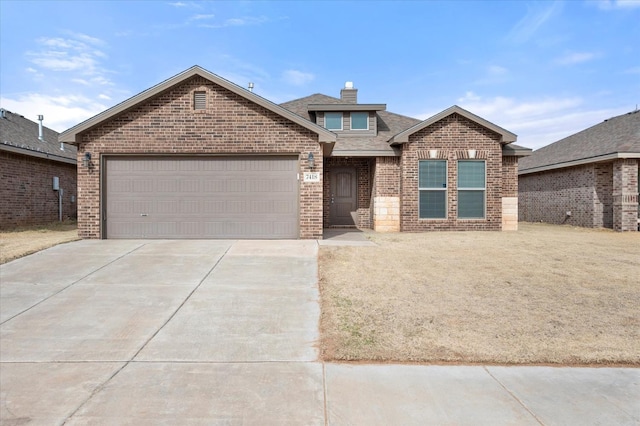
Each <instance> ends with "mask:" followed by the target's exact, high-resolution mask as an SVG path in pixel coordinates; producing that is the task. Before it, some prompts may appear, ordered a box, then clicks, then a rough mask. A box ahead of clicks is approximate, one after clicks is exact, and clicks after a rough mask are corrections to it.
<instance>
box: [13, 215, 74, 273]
mask: <svg viewBox="0 0 640 426" xmlns="http://www.w3.org/2000/svg"><path fill="white" fill-rule="evenodd" d="M79 239H80V238H79V237H78V231H77V227H76V224H75V222H73V223H70V222H63V223H59V222H56V223H52V224H49V225H41V226H33V227H28V228H17V229H15V230H11V231H1V232H0V264H2V263H7V262H9V261H11V260H13V259H17V258H19V257H22V256H26V255H28V254H31V253H35V252H37V251H40V250H44V249H46V248H49V247H53V246H55V245H58V244H60V243H66V242H69V241H75V240H79Z"/></svg>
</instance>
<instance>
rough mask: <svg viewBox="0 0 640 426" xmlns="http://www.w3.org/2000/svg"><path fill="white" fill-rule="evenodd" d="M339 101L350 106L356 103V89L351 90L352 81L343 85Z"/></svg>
mask: <svg viewBox="0 0 640 426" xmlns="http://www.w3.org/2000/svg"><path fill="white" fill-rule="evenodd" d="M340 99H342V100H343V101H346V102H347V103H350V104H357V103H358V89H354V88H353V81H347V82H346V83H345V84H344V89H342V90H340Z"/></svg>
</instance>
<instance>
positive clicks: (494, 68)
mask: <svg viewBox="0 0 640 426" xmlns="http://www.w3.org/2000/svg"><path fill="white" fill-rule="evenodd" d="M487 72H488V73H489V75H493V76H502V75H505V74H507V73H508V72H509V70H508V69H506V68H505V67H501V66H500V65H490V66H489V67H488V68H487Z"/></svg>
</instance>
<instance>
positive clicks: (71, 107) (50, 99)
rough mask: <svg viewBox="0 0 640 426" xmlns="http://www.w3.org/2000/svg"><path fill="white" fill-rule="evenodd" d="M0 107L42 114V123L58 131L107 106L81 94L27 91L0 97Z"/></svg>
mask: <svg viewBox="0 0 640 426" xmlns="http://www.w3.org/2000/svg"><path fill="white" fill-rule="evenodd" d="M0 105H2V108H5V109H8V110H9V111H12V112H15V113H17V114H22V115H24V116H25V117H31V116H33V117H36V116H37V115H38V114H42V115H44V124H45V125H46V126H47V127H49V128H51V129H53V130H56V131H58V132H61V131H64V130H67V129H68V128H70V127H73V126H75V125H76V124H78V123H80V122H82V121H84V120H86V119H88V118H91V117H93V116H94V115H96V114H98V113H100V112H102V111H104V110H105V109H106V108H107V107H106V106H105V105H103V104H101V103H99V102H95V101H93V100H91V99H89V98H87V97H85V96H83V95H64V96H50V95H43V94H39V93H28V94H25V95H22V96H19V97H18V98H15V99H12V98H7V97H4V96H3V97H0Z"/></svg>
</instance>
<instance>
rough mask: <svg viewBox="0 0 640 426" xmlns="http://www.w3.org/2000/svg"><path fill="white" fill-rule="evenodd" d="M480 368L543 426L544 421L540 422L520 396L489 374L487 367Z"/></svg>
mask: <svg viewBox="0 0 640 426" xmlns="http://www.w3.org/2000/svg"><path fill="white" fill-rule="evenodd" d="M482 368H483V369H484V371H486V372H487V374H488V375H489V376H490V377H491V378H492V379H493V380H495V381H496V382H497V383H498V384H499V385H500V387H502V389H504V390H505V391H506V392H507V393H508V394H509V395H510V396H511V398H513V399H515V400H516V401H517V402H518V404H520V405H521V406H522V407H523V408H524V409H525V410H527V412H528V413H529V414H531V415H532V416H533V418H534V419H536V421H537V422H538V423H540V424H541V425H543V426H544V423H543V422H542V420H540V419H539V418H538V416H536V415H535V413H534V412H533V411H531V410H530V409H529V407H527V405H526V404H525V403H524V402H523V401H521V400H520V398H518V397H517V396H516V395H515V394H514V393H513V392H511V391H510V390H509V389H508V388H507V387H506V386H505V385H504V384H503V383H502V382H501V381H500V380H498V379H497V378H496V377H495V376H494V375H493V374H491V372H490V371H489V370H488V369H487V367H486V366H483V367H482Z"/></svg>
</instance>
